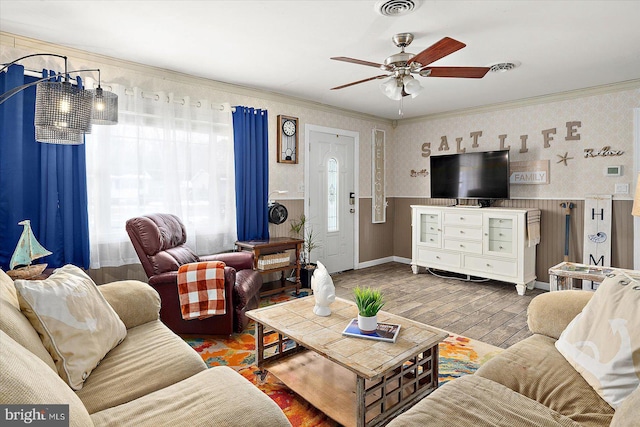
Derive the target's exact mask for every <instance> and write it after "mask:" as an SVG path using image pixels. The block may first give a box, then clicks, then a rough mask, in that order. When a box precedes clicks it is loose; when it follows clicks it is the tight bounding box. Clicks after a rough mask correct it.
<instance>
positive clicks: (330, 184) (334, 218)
mask: <svg viewBox="0 0 640 427" xmlns="http://www.w3.org/2000/svg"><path fill="white" fill-rule="evenodd" d="M339 190H340V189H339V188H338V161H337V160H336V159H334V158H331V159H329V160H328V161H327V232H329V233H331V232H336V231H339V224H338V208H339V206H338V194H339Z"/></svg>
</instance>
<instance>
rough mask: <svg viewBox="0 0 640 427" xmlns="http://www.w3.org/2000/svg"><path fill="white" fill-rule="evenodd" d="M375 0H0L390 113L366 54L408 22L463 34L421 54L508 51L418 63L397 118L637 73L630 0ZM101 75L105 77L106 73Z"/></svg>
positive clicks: (273, 84)
mask: <svg viewBox="0 0 640 427" xmlns="http://www.w3.org/2000/svg"><path fill="white" fill-rule="evenodd" d="M376 3H377V2H376V1H365V0H356V1H348V0H341V1H326V0H323V1H320V0H298V1H294V0H289V1H275V0H274V1H270V0H263V1H242V0H241V1H238V0H236V1H131V0H129V1H53V0H44V1H38V2H35V1H24V0H18V1H13V0H1V1H0V31H4V32H8V33H13V34H17V35H22V36H26V37H31V38H35V39H39V40H44V41H47V42H52V43H55V44H60V45H65V46H70V47H73V48H77V49H82V50H86V51H89V52H94V53H99V54H102V55H107V56H111V57H115V58H121V59H125V60H129V61H134V62H138V63H142V64H147V65H152V66H156V67H162V68H166V69H170V70H174V71H179V72H183V73H187V74H190V75H195V76H199V77H205V78H209V79H213V80H217V81H222V82H227V83H232V84H236V85H241V86H246V87H251V88H257V89H262V90H267V91H271V92H277V93H281V94H285V95H289V96H293V97H297V98H301V99H305V100H310V101H315V102H319V103H322V104H327V105H332V106H337V107H341V108H345V109H349V110H354V111H358V112H362V113H366V114H371V115H374V116H378V117H385V118H389V119H398V118H399V116H398V107H399V102H397V101H392V100H390V99H388V98H387V97H385V96H384V95H383V94H382V93H381V92H380V90H379V88H378V85H379V83H380V82H381V80H374V81H370V82H366V83H362V84H359V85H355V86H351V87H348V88H345V89H341V90H333V91H332V90H329V89H330V88H332V87H334V86H339V85H342V84H345V83H349V82H352V81H356V80H361V79H365V78H368V77H373V76H376V75H379V74H384V73H382V72H381V70H378V69H376V68H373V67H367V66H363V65H356V64H350V63H345V62H339V61H333V60H330V59H329V58H330V57H332V56H347V57H352V58H357V59H362V60H367V61H372V62H378V63H379V62H383V61H384V59H385V58H386V57H387V56H389V55H391V54H394V53H397V52H398V51H399V49H398V48H397V47H396V46H394V44H393V43H392V41H391V37H392V36H393V35H394V34H396V33H401V32H411V33H413V34H414V35H415V39H414V41H413V43H412V44H411V46H409V47H408V49H407V51H408V52H412V53H418V52H420V51H422V50H423V49H425V48H427V47H429V46H430V45H431V44H433V43H435V42H437V41H438V40H440V39H441V38H443V37H445V36H448V37H451V38H454V39H456V40H459V41H461V42H463V43H466V45H467V47H465V48H464V49H462V50H459V51H457V52H455V53H453V54H451V55H449V56H447V57H445V58H443V59H441V60H439V61H437V62H435V63H433V64H432V65H434V66H436V65H456V66H488V65H492V64H495V63H498V62H504V61H519V62H521V64H522V65H521V66H520V67H518V68H516V69H515V70H513V71H510V72H507V73H488V74H487V75H486V76H485V77H484V78H483V79H452V78H422V77H418V78H419V79H420V81H421V83H422V85H423V87H424V90H423V92H422V93H421V94H420V95H419V96H418V97H417V98H415V99H411V98H410V97H407V98H405V100H404V107H403V110H404V118H410V117H416V116H423V115H428V114H435V113H441V112H447V111H454V110H459V109H464V108H471V107H477V106H482V105H490V104H495V103H500V102H505V101H512V100H518V99H524V98H530V97H535V96H539V95H546V94H552V93H558V92H564V91H569V90H574V89H581V88H587V87H593V86H599V85H603V84H609V83H617V82H623V81H628V80H635V79H639V78H640V24H638V19H639V18H640V1H557V0H556V1H551V0H549V1H423V2H421V4H420V6H419V7H418V9H417V10H416V11H415V12H413V13H412V14H409V15H405V16H400V17H385V16H381V15H379V14H378V13H376V11H375V4H376ZM108 79H109V77H108V76H103V80H105V81H108Z"/></svg>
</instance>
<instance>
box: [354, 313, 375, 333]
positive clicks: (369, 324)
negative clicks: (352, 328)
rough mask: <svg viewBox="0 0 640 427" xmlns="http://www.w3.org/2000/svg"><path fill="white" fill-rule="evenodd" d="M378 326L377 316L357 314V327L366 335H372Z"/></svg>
mask: <svg viewBox="0 0 640 427" xmlns="http://www.w3.org/2000/svg"><path fill="white" fill-rule="evenodd" d="M377 327H378V316H373V317H363V316H360V315H359V314H358V328H359V329H360V332H362V333H363V334H366V335H373V333H374V332H375V331H376V328H377Z"/></svg>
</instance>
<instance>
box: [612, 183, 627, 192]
mask: <svg viewBox="0 0 640 427" xmlns="http://www.w3.org/2000/svg"><path fill="white" fill-rule="evenodd" d="M615 193H616V194H629V184H616V191H615Z"/></svg>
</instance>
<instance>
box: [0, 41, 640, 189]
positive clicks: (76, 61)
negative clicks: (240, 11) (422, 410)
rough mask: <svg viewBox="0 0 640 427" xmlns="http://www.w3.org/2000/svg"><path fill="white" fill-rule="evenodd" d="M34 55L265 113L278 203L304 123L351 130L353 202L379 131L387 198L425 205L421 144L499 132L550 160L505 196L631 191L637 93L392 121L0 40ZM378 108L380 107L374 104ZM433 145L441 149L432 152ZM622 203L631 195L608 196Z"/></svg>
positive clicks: (492, 139) (297, 177)
mask: <svg viewBox="0 0 640 427" xmlns="http://www.w3.org/2000/svg"><path fill="white" fill-rule="evenodd" d="M34 52H51V53H59V54H65V55H67V56H69V67H70V69H83V68H96V67H99V68H100V69H101V72H102V84H103V86H108V85H109V83H119V84H122V85H125V86H127V87H132V86H139V87H141V88H143V90H144V91H146V92H159V91H164V92H173V93H174V94H175V96H176V97H181V96H189V97H190V98H191V99H192V100H207V101H208V102H212V103H222V102H229V103H230V104H231V105H245V106H250V107H255V108H262V109H266V110H268V112H269V140H270V141H271V142H270V144H269V157H270V163H269V175H270V177H269V179H270V182H269V188H270V191H275V190H286V191H288V193H287V194H284V195H280V196H278V198H279V199H302V198H303V197H304V193H303V192H301V191H299V189H300V184H301V183H302V182H303V181H304V162H305V158H304V146H305V144H306V141H305V135H304V127H305V125H306V124H313V125H318V126H325V127H329V128H336V129H343V130H347V131H353V132H358V133H359V135H360V140H359V142H360V145H359V177H358V178H357V179H358V182H359V188H358V190H357V191H358V193H359V196H360V197H371V135H372V129H374V128H378V129H382V130H384V131H385V133H386V139H387V140H386V158H387V166H386V174H387V176H386V185H387V197H428V196H429V177H428V175H427V176H423V175H422V174H415V176H414V177H412V176H411V170H414V171H421V170H423V169H427V170H428V169H429V157H423V156H422V153H423V151H422V146H423V144H425V143H430V144H431V146H430V149H431V152H432V153H435V154H437V153H440V154H443V153H454V152H455V151H456V145H457V143H456V138H462V140H461V146H462V147H465V148H467V150H469V151H489V150H497V149H499V148H500V140H499V135H503V134H506V135H507V137H506V139H505V145H506V146H511V152H510V153H511V161H528V160H549V162H550V183H549V184H548V185H513V186H512V197H514V198H545V199H548V198H583V197H584V196H585V195H587V194H594V193H595V194H613V192H614V186H615V184H616V183H628V184H629V187H630V191H631V190H632V189H633V183H632V182H633V179H632V178H633V176H632V175H633V174H632V170H633V149H634V147H633V114H632V109H633V108H640V88H633V89H627V90H618V91H612V92H611V93H603V94H598V95H592V96H584V97H582V98H574V99H567V100H562V101H555V102H546V103H538V104H534V105H527V106H521V107H515V108H505V109H502V110H497V111H490V112H480V113H470V114H466V115H456V116H452V117H447V118H437V119H428V118H426V119H421V120H415V119H414V120H406V121H399V123H398V124H397V126H396V127H395V128H394V127H393V126H392V122H391V121H389V120H386V119H379V118H375V117H370V116H366V115H362V114H359V113H354V112H350V111H346V110H340V109H337V108H332V107H329V106H326V105H322V104H315V103H312V102H308V101H304V100H298V99H295V98H290V97H285V96H281V95H277V94H273V93H268V92H261V91H254V90H251V89H248V88H246V87H241V86H235V85H230V84H226V83H221V82H215V81H212V80H207V79H202V78H198V77H194V76H188V75H185V74H180V73H174V72H171V71H168V70H163V69H157V68H153V67H146V66H142V65H140V64H135V63H131V62H126V61H120V60H117V59H114V58H108V57H104V56H99V55H93V54H89V53H87V52H83V51H80V50H74V49H71V48H66V47H62V46H57V45H54V44H50V43H46V42H41V41H34V40H31V39H26V38H21V37H17V36H12V35H7V33H0V60H2V62H7V61H10V60H12V59H15V58H16V57H19V56H22V55H26V54H29V53H34ZM32 61H33V62H31V63H29V64H30V66H31V67H32V68H36V69H37V68H38V67H40V68H42V67H45V66H46V67H48V68H56V67H59V66H60V64H59V60H58V61H54V60H50V59H46V57H45V58H34V59H32ZM380 102H389V101H388V100H387V99H382V98H381V101H380ZM278 114H285V115H288V116H294V117H298V118H299V134H300V141H299V144H300V145H299V150H300V156H299V158H300V162H299V163H298V164H296V165H291V164H281V163H277V162H276V143H275V141H276V121H277V120H276V119H277V116H278ZM575 121H578V122H580V123H581V125H580V127H576V129H577V134H579V135H580V139H579V140H571V141H566V140H565V137H566V131H567V128H566V123H567V122H575ZM552 128H555V129H556V133H555V135H553V140H552V141H551V142H550V146H549V147H548V148H544V146H543V145H544V140H543V135H542V131H543V130H548V129H552ZM478 131H482V136H481V137H479V138H478V147H476V148H472V147H471V144H472V138H471V137H470V135H471V133H472V132H478ZM521 135H527V136H528V140H527V147H528V152H526V153H520V152H519V149H520V148H521V147H520V137H521ZM442 137H446V138H447V141H448V143H449V147H450V149H449V151H440V152H439V151H438V147H439V146H440V144H441V140H442ZM605 146H610V147H611V149H613V150H621V151H624V154H623V155H622V156H619V157H602V156H598V157H594V158H584V149H586V148H593V149H594V150H595V151H599V150H601V149H602V148H603V147H605ZM565 153H567V156H568V157H572V159H569V160H567V165H566V166H565V165H564V163H557V162H558V160H559V159H560V157H559V156H562V155H564V154H565ZM611 165H622V166H623V170H624V175H622V176H621V177H618V178H611V177H604V176H603V170H604V168H605V167H606V166H611ZM614 198H616V199H630V198H631V195H630V194H628V195H615V196H614Z"/></svg>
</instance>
